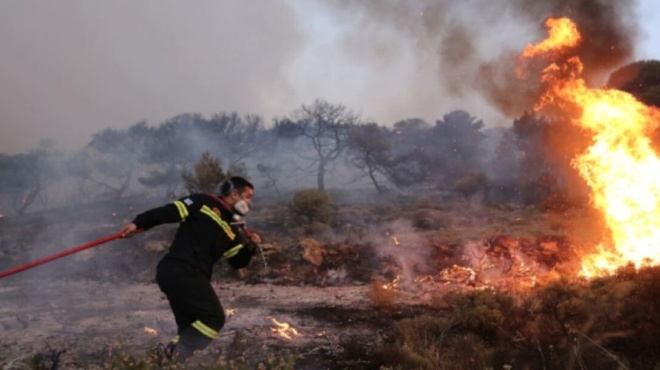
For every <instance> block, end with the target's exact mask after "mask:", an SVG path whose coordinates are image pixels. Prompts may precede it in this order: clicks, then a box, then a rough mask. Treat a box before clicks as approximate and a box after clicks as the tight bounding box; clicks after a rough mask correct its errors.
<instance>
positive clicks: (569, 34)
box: [522, 18, 581, 58]
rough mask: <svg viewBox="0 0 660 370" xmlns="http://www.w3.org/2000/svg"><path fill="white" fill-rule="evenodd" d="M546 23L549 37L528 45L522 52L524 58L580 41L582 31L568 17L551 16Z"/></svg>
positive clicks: (574, 44) (573, 44)
mask: <svg viewBox="0 0 660 370" xmlns="http://www.w3.org/2000/svg"><path fill="white" fill-rule="evenodd" d="M545 25H546V27H548V38H546V39H545V40H543V41H542V42H540V43H538V44H536V45H529V46H527V47H526V48H525V50H524V51H523V53H522V57H523V58H530V57H533V56H536V55H539V54H546V53H549V52H555V51H559V50H562V49H564V48H567V47H573V46H576V45H577V44H578V43H579V42H580V38H581V36H580V32H578V29H577V27H576V26H575V23H573V22H572V21H571V20H570V19H568V18H549V19H548V20H547V21H546V22H545Z"/></svg>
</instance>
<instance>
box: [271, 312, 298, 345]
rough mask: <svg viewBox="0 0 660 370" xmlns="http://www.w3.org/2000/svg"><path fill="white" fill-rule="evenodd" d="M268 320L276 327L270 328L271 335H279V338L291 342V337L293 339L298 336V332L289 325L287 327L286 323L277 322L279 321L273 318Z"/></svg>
mask: <svg viewBox="0 0 660 370" xmlns="http://www.w3.org/2000/svg"><path fill="white" fill-rule="evenodd" d="M269 319H271V320H272V321H273V323H274V324H275V325H277V327H275V328H271V331H272V332H273V333H275V334H277V335H279V336H280V337H282V338H286V339H289V340H291V339H292V337H293V336H295V337H298V336H300V334H299V333H298V331H297V330H296V329H294V328H292V327H291V325H289V324H288V323H286V322H279V321H277V320H275V318H273V317H269Z"/></svg>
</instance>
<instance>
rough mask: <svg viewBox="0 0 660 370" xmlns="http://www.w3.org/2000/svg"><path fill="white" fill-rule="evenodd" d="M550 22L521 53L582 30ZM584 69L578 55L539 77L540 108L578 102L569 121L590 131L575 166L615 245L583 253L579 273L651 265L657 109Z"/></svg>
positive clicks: (657, 207) (658, 245) (658, 258)
mask: <svg viewBox="0 0 660 370" xmlns="http://www.w3.org/2000/svg"><path fill="white" fill-rule="evenodd" d="M547 25H548V27H549V28H550V31H549V38H548V39H547V40H545V41H543V42H541V43H540V44H538V45H535V46H530V47H528V48H527V49H526V50H525V52H524V53H523V57H530V56H536V55H537V54H539V53H548V54H552V50H555V49H553V48H564V47H567V46H568V47H572V46H575V45H577V44H578V42H579V40H580V35H579V33H578V32H577V27H575V25H574V24H573V23H572V22H571V21H570V20H568V19H565V18H562V19H561V20H552V21H550V20H549V21H548V23H547ZM560 39H561V40H563V41H560V42H556V40H560ZM566 72H569V73H566ZM581 72H582V63H581V62H580V60H579V59H578V58H577V57H573V58H571V59H568V60H567V61H566V62H565V63H564V65H556V64H551V65H550V66H549V67H547V68H546V69H545V70H544V71H543V76H542V77H543V81H544V82H546V83H548V84H549V85H550V87H549V89H548V91H547V93H546V95H545V96H544V97H543V98H542V100H541V102H540V103H539V106H538V107H537V108H545V107H551V108H557V107H559V108H565V107H577V108H578V112H579V113H578V114H577V115H576V116H574V117H572V120H573V123H574V124H576V125H578V126H580V127H582V128H585V129H587V130H589V132H590V133H591V134H592V135H593V136H592V138H591V140H592V141H591V146H590V147H589V148H588V149H587V150H586V151H585V152H584V153H581V154H579V155H578V156H577V157H575V158H574V159H573V162H572V164H573V166H574V167H575V168H577V170H578V171H579V173H580V174H581V175H582V177H583V178H584V179H585V180H586V182H587V184H588V185H589V186H590V187H591V189H592V199H593V203H594V205H595V206H596V208H597V209H599V210H600V211H601V212H602V213H603V214H604V216H605V220H606V224H607V226H608V228H609V230H610V232H611V234H612V245H611V246H603V245H601V246H599V249H600V252H599V253H597V254H594V255H590V256H587V257H586V258H585V259H584V260H583V263H582V274H584V275H585V276H587V277H591V276H595V275H602V274H606V273H612V272H613V271H615V270H616V269H617V268H619V267H621V266H624V265H626V264H628V263H633V264H634V265H635V266H636V267H637V268H639V267H641V266H645V265H656V264H658V263H660V159H658V157H657V156H656V153H655V152H654V150H653V148H652V145H651V139H650V138H649V136H650V134H651V133H652V132H653V131H654V130H655V129H656V128H657V127H658V125H659V124H660V110H658V109H656V108H651V107H647V106H646V105H644V104H642V103H641V102H639V101H637V100H636V99H635V98H634V97H633V96H632V95H630V94H628V93H625V92H622V91H618V90H602V89H591V88H589V87H587V86H586V83H585V81H584V79H582V78H580V73H581Z"/></svg>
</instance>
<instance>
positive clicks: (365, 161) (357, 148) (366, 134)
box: [348, 123, 392, 193]
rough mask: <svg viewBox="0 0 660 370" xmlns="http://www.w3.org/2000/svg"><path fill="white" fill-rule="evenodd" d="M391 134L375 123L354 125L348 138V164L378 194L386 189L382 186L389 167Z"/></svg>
mask: <svg viewBox="0 0 660 370" xmlns="http://www.w3.org/2000/svg"><path fill="white" fill-rule="evenodd" d="M391 136H392V134H391V133H390V131H389V130H388V129H386V128H384V127H380V126H378V125H377V124H376V123H368V124H365V125H356V126H354V127H353V128H351V130H350V132H349V138H348V150H349V160H350V162H351V163H352V164H353V165H354V166H355V167H356V168H357V169H358V170H359V171H360V172H361V173H363V174H364V175H365V176H368V177H369V180H370V181H371V183H372V184H373V185H374V187H375V188H376V190H377V191H378V192H379V193H384V192H385V191H386V190H387V188H386V186H385V185H384V184H383V182H384V180H385V176H386V175H387V170H386V169H387V168H388V167H389V166H390V163H391V161H390V138H391Z"/></svg>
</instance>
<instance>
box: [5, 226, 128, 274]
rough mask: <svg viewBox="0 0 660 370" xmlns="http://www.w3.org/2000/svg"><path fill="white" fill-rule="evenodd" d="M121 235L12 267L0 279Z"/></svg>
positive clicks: (120, 233)
mask: <svg viewBox="0 0 660 370" xmlns="http://www.w3.org/2000/svg"><path fill="white" fill-rule="evenodd" d="M139 231H141V230H136V231H135V232H139ZM123 234H124V232H123V231H120V232H118V233H115V234H112V235H108V236H106V237H103V238H100V239H96V240H93V241H91V242H88V243H85V244H82V245H79V246H77V247H73V248H71V249H67V250H63V251H61V252H59V253H55V254H53V255H50V256H48V257H44V258H42V259H39V260H36V261H32V262H30V263H26V264H24V265H20V266H17V267H14V268H12V269H9V270H7V271H2V272H0V279H2V278H5V277H7V276H9V275H13V274H16V273H19V272H21V271H25V270H28V269H31V268H33V267H36V266H39V265H43V264H44V263H47V262H51V261H53V260H56V259H58V258H62V257H64V256H68V255H70V254H73V253H77V252H80V251H82V250H85V249H89V248H92V247H96V246H97V245H101V244H104V243H107V242H109V241H111V240H115V239H119V238H122V237H124V235H123Z"/></svg>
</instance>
